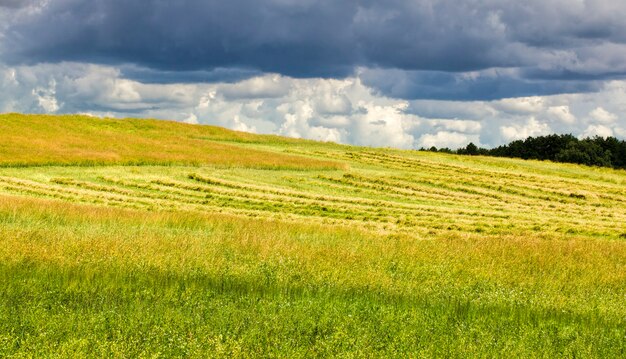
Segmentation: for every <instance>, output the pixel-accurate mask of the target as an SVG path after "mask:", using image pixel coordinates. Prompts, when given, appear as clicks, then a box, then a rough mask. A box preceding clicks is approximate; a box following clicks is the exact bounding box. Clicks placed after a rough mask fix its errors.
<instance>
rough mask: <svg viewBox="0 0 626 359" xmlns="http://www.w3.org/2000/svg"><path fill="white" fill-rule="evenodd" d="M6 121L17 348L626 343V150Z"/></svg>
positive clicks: (7, 326)
mask: <svg viewBox="0 0 626 359" xmlns="http://www.w3.org/2000/svg"><path fill="white" fill-rule="evenodd" d="M0 134H1V136H0V303H4V304H0V323H1V324H0V356H4V355H10V354H16V353H21V354H26V353H30V354H34V355H35V356H37V354H46V353H55V354H57V355H61V356H76V355H84V354H88V353H91V354H92V355H98V353H100V354H102V355H105V354H111V353H114V355H119V356H151V355H155V354H158V352H160V353H161V355H163V356H181V355H182V356H199V357H202V356H205V355H206V354H209V353H210V354H212V355H216V356H250V355H252V356H259V355H262V356H290V357H291V356H329V355H333V356H337V355H345V356H349V355H353V356H372V355H375V356H406V355H407V353H412V354H414V355H415V356H427V357H430V356H447V357H467V356H494V355H496V356H511V355H513V356H522V357H532V356H566V357H569V356H601V357H607V356H608V357H619V356H623V355H624V354H625V353H626V343H625V342H624V340H623V338H624V335H625V334H626V319H625V318H626V309H625V307H624V305H623V302H624V298H625V296H626V171H623V170H613V169H607V168H591V167H583V166H578V165H570V164H556V163H551V162H540V161H523V160H516V159H505V158H490V157H481V156H472V157H469V156H460V155H450V154H442V153H431V152H417V151H401V150H392V149H379V148H364V147H355V146H343V145H336V144H330V143H319V142H314V141H305V140H297V139H286V138H281V137H276V136H261V135H253V134H246V133H240V132H234V131H229V130H225V129H222V128H217V127H211V126H193V125H185V124H180V123H175V122H168V121H156V120H134V119H124V120H113V119H98V118H90V117H85V116H39V115H18V114H8V115H0ZM94 353H95V354H94ZM115 353H116V354H115Z"/></svg>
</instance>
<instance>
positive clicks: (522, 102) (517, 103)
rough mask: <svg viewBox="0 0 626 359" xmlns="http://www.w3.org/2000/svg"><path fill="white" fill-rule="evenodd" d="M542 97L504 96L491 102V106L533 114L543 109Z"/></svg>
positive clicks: (512, 111)
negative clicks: (504, 97)
mask: <svg viewBox="0 0 626 359" xmlns="http://www.w3.org/2000/svg"><path fill="white" fill-rule="evenodd" d="M544 106H545V99H544V98H543V97H539V96H534V97H519V98H506V99H502V100H499V101H494V102H493V107H494V108H496V109H498V110H501V111H504V112H508V113H520V114H533V113H538V112H540V111H541V110H543V109H544Z"/></svg>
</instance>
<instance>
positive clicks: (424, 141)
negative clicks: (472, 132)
mask: <svg viewBox="0 0 626 359" xmlns="http://www.w3.org/2000/svg"><path fill="white" fill-rule="evenodd" d="M472 141H473V142H474V144H476V143H478V141H477V140H476V139H475V138H474V139H472V137H470V136H468V135H466V134H463V133H459V132H448V131H439V132H437V133H434V134H432V133H427V134H424V135H422V137H420V138H419V139H418V140H417V145H418V147H424V148H430V147H433V146H435V147H438V148H443V147H447V148H450V149H453V150H455V149H457V148H460V147H465V145H467V144H468V143H469V142H472Z"/></svg>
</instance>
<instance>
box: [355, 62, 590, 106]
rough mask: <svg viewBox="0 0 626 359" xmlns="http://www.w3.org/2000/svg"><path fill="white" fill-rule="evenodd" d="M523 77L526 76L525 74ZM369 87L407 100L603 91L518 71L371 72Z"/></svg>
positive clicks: (366, 82)
mask: <svg viewBox="0 0 626 359" xmlns="http://www.w3.org/2000/svg"><path fill="white" fill-rule="evenodd" d="M521 73H522V74H523V73H524V72H521ZM360 77H361V80H362V81H363V84H364V85H366V86H370V87H374V88H376V89H378V90H379V91H381V92H382V93H383V94H385V95H387V96H391V97H395V98H403V99H430V100H457V101H472V100H495V99H500V98H507V97H524V96H534V95H537V94H541V95H555V94H561V93H581V92H594V91H597V90H599V89H600V88H601V87H602V82H601V81H596V79H595V77H594V78H587V79H578V80H573V79H571V78H568V79H567V80H564V81H554V80H550V79H545V78H526V77H523V76H520V74H519V73H518V72H517V71H515V72H511V71H498V70H490V71H486V72H477V73H475V74H474V73H469V74H468V73H453V72H441V71H401V70H367V71H364V72H363V73H362V74H361V76H360Z"/></svg>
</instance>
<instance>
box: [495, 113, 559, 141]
mask: <svg viewBox="0 0 626 359" xmlns="http://www.w3.org/2000/svg"><path fill="white" fill-rule="evenodd" d="M550 131H551V130H550V126H548V124H546V123H541V122H539V121H537V119H536V118H535V117H530V118H529V119H528V121H527V122H526V124H524V125H519V124H513V125H511V126H501V127H500V132H501V133H502V136H503V137H504V139H506V141H513V140H521V139H525V138H527V137H529V136H540V135H546V134H549V133H550Z"/></svg>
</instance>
